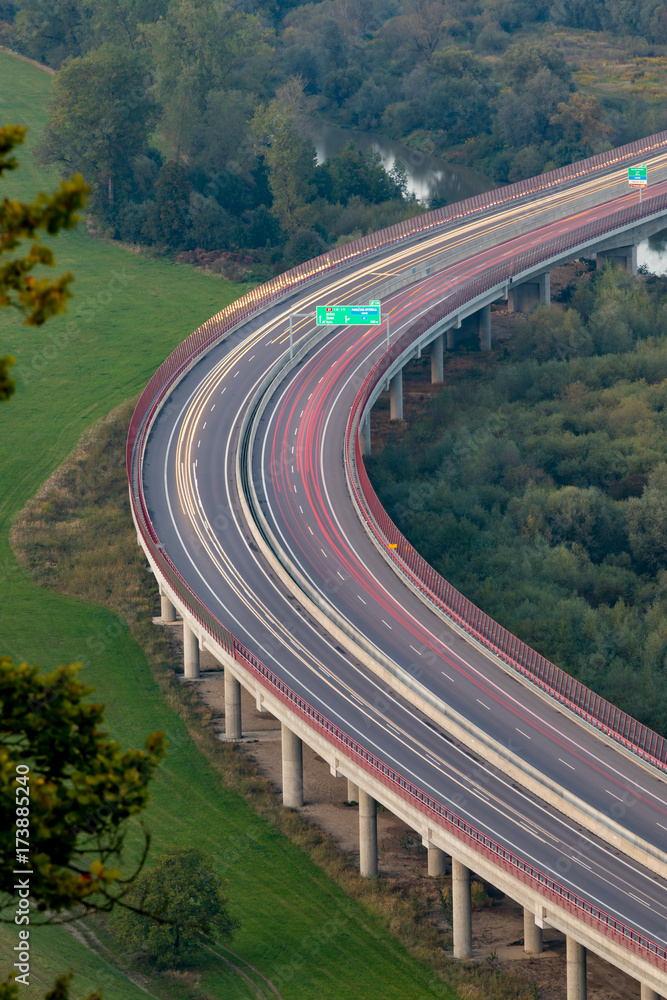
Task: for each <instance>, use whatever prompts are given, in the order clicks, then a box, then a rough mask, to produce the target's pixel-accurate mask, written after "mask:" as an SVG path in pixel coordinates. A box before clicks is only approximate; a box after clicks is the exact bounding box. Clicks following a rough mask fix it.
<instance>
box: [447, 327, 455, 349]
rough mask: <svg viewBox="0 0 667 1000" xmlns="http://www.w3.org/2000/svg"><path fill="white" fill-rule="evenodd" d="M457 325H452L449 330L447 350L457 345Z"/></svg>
mask: <svg viewBox="0 0 667 1000" xmlns="http://www.w3.org/2000/svg"><path fill="white" fill-rule="evenodd" d="M456 329H457V328H456V327H454V326H450V328H449V330H448V331H447V350H448V351H453V350H454V348H455V347H456Z"/></svg>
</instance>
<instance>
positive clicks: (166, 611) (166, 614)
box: [160, 590, 176, 622]
mask: <svg viewBox="0 0 667 1000" xmlns="http://www.w3.org/2000/svg"><path fill="white" fill-rule="evenodd" d="M160 617H161V618H162V621H163V622H175V621H176V608H175V607H174V605H173V604H172V603H171V601H170V600H169V598H168V597H167V595H166V594H165V593H164V591H162V590H161V591H160Z"/></svg>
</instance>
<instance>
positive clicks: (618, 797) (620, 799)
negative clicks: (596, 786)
mask: <svg viewBox="0 0 667 1000" xmlns="http://www.w3.org/2000/svg"><path fill="white" fill-rule="evenodd" d="M605 792H606V793H607V795H611V797H612V799H618V801H619V802H622V801H623V799H622V798H621V796H620V795H614V793H613V792H610V791H609V789H608V788H605Z"/></svg>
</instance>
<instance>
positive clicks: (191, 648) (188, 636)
mask: <svg viewBox="0 0 667 1000" xmlns="http://www.w3.org/2000/svg"><path fill="white" fill-rule="evenodd" d="M183 672H184V674H185V676H186V677H187V678H188V680H196V678H197V677H199V639H198V638H197V636H196V635H195V633H194V632H193V631H192V629H191V628H190V626H189V625H188V623H187V622H186V621H184V622H183Z"/></svg>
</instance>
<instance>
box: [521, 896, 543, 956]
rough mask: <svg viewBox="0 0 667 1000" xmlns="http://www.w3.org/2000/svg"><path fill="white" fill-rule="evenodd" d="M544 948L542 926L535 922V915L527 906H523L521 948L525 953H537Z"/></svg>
mask: <svg viewBox="0 0 667 1000" xmlns="http://www.w3.org/2000/svg"><path fill="white" fill-rule="evenodd" d="M543 948H544V943H543V940H542V928H541V927H538V926H537V924H536V923H535V915H534V913H533V912H532V910H529V909H528V907H527V906H524V908H523V950H524V951H525V952H526V954H527V955H539V954H540V952H541V951H542V950H543Z"/></svg>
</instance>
